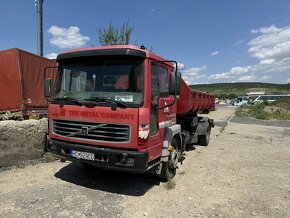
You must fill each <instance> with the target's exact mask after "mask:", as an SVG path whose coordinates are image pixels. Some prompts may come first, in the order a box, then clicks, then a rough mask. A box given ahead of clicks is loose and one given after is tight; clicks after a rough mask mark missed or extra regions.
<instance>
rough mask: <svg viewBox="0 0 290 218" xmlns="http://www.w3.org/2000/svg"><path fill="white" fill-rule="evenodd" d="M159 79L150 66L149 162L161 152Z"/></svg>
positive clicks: (153, 67)
mask: <svg viewBox="0 0 290 218" xmlns="http://www.w3.org/2000/svg"><path fill="white" fill-rule="evenodd" d="M159 98H160V95H159V79H158V70H157V66H156V65H154V64H151V108H150V110H151V111H150V132H149V139H148V148H149V149H150V157H149V160H152V159H155V158H156V157H158V156H160V154H161V151H162V145H161V137H160V132H159V127H158V111H159V110H158V107H159Z"/></svg>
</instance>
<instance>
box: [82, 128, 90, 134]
mask: <svg viewBox="0 0 290 218" xmlns="http://www.w3.org/2000/svg"><path fill="white" fill-rule="evenodd" d="M88 134H89V127H82V135H88Z"/></svg>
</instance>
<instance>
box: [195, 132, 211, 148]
mask: <svg viewBox="0 0 290 218" xmlns="http://www.w3.org/2000/svg"><path fill="white" fill-rule="evenodd" d="M209 139H210V128H209V130H208V131H207V133H206V134H205V135H199V136H198V144H199V145H202V146H208V144H209Z"/></svg>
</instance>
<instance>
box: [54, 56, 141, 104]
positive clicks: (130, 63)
mask: <svg viewBox="0 0 290 218" xmlns="http://www.w3.org/2000/svg"><path fill="white" fill-rule="evenodd" d="M143 80H144V59H142V58H134V57H128V56H124V57H123V56H117V57H101V58H100V57H97V58H89V60H88V59H84V58H83V59H80V60H70V62H67V63H65V62H64V63H60V65H59V73H58V78H57V80H56V88H55V95H54V99H55V100H57V99H58V100H59V99H62V98H73V99H77V100H92V101H94V100H98V99H111V100H115V101H121V102H124V103H126V105H127V106H128V107H139V106H141V105H142V104H143V84H144V82H143Z"/></svg>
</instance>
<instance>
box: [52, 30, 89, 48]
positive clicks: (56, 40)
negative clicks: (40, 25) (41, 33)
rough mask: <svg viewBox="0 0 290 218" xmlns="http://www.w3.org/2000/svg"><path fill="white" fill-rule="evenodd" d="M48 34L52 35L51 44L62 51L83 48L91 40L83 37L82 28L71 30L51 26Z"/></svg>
mask: <svg viewBox="0 0 290 218" xmlns="http://www.w3.org/2000/svg"><path fill="white" fill-rule="evenodd" d="M47 32H48V33H50V34H51V35H52V38H51V39H50V40H49V42H50V44H51V45H54V46H56V47H58V48H61V49H68V48H78V47H82V46H84V45H85V44H86V43H87V42H88V41H89V40H90V37H88V36H83V35H82V34H81V33H80V28H79V27H75V26H71V27H69V28H62V27H58V26H51V27H50V28H49V29H48V31H47Z"/></svg>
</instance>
